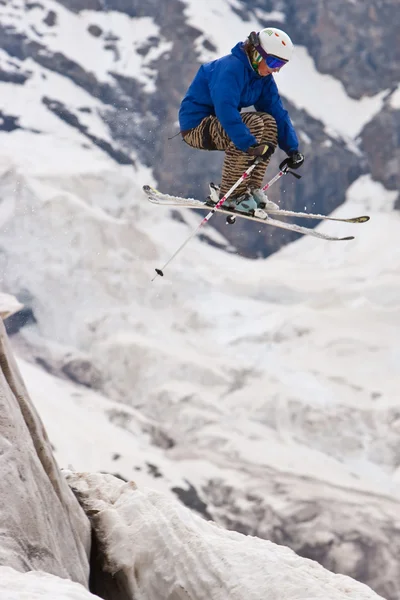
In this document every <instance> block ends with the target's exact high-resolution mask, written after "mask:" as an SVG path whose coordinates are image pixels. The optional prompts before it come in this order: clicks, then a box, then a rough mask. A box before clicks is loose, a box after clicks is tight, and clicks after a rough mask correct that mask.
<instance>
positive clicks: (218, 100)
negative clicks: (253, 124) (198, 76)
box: [210, 65, 257, 152]
mask: <svg viewBox="0 0 400 600" xmlns="http://www.w3.org/2000/svg"><path fill="white" fill-rule="evenodd" d="M242 80H243V75H241V74H240V73H239V72H238V68H237V65H236V66H233V65H232V66H231V65H225V66H224V68H221V67H220V68H218V69H216V70H215V71H214V73H213V76H212V78H211V81H210V94H211V99H212V101H213V104H214V110H215V116H216V117H217V119H218V121H219V122H220V123H221V125H222V127H223V128H224V129H225V131H226V133H227V134H228V136H229V138H230V139H231V140H232V142H233V143H234V144H235V146H236V147H237V148H239V150H242V151H243V152H245V151H246V150H248V149H249V148H250V146H252V145H253V144H257V139H256V138H255V137H254V135H252V133H251V132H250V129H249V128H248V127H247V125H245V124H244V123H243V119H242V116H241V114H240V110H239V108H238V106H239V103H240V95H241V92H242V83H241V81H242Z"/></svg>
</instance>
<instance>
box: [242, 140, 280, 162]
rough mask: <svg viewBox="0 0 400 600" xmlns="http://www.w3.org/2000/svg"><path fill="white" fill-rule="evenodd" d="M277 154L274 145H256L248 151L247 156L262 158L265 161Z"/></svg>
mask: <svg viewBox="0 0 400 600" xmlns="http://www.w3.org/2000/svg"><path fill="white" fill-rule="evenodd" d="M274 152H275V146H274V145H273V144H267V143H264V144H254V146H250V148H249V149H248V150H247V154H250V156H254V157H260V158H262V159H263V160H267V159H268V158H270V157H271V156H272V155H273V153H274Z"/></svg>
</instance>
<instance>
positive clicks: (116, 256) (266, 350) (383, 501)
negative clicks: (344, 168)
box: [0, 131, 399, 597]
mask: <svg viewBox="0 0 400 600" xmlns="http://www.w3.org/2000/svg"><path fill="white" fill-rule="evenodd" d="M16 133H18V136H15V137H14V138H13V139H14V142H13V143H14V146H12V145H9V146H8V147H7V150H6V151H5V150H3V153H2V156H0V165H1V169H0V173H1V174H2V175H1V178H0V188H1V196H2V198H3V199H4V200H3V203H2V212H1V218H2V221H1V227H2V236H1V246H2V267H1V268H2V276H3V286H5V289H7V290H13V291H14V292H16V293H17V294H18V296H19V297H20V298H22V297H23V298H24V301H25V302H28V304H27V305H28V306H29V307H30V308H31V309H32V311H33V315H34V317H35V319H36V323H33V324H31V325H29V326H28V327H25V328H24V329H23V330H22V331H21V333H20V334H19V337H20V338H21V339H20V341H18V340H17V339H15V343H16V347H17V348H18V347H20V348H24V347H25V348H26V346H28V348H30V353H29V352H28V353H26V351H25V353H24V355H25V356H26V357H27V358H28V357H30V359H31V360H32V359H35V357H36V358H37V360H38V361H39V362H41V363H42V364H45V363H46V361H43V360H42V358H43V356H48V355H52V354H54V363H55V364H57V365H58V366H59V371H58V372H59V373H60V374H61V373H63V372H64V373H65V369H63V366H64V364H67V362H68V364H69V361H71V357H72V360H73V359H74V357H76V360H77V361H78V362H79V360H80V356H81V355H82V354H83V355H84V356H85V357H86V359H87V360H88V361H89V363H90V364H91V365H92V367H93V369H94V371H95V372H96V373H98V374H99V377H98V378H96V379H95V382H94V385H96V387H97V388H98V389H99V390H102V391H103V392H104V393H105V394H106V395H108V396H109V397H110V398H112V399H113V401H114V402H115V401H118V402H122V403H123V405H127V406H126V408H124V407H123V405H122V406H121V413H122V415H121V417H119V416H118V414H117V416H115V417H113V414H114V413H113V412H111V413H110V409H107V408H105V406H106V405H105V401H104V400H101V399H97V397H96V395H95V394H92V393H91V392H90V395H89V400H86V399H85V394H83V392H79V394H80V395H81V399H79V397H77V396H75V394H76V393H77V392H72V391H71V392H68V395H69V397H72V399H73V400H72V402H71V400H68V395H67V396H64V395H63V391H62V388H61V391H60V392H58V391H56V388H54V385H55V384H53V383H51V384H50V383H47V381H48V380H47V378H44V379H43V381H42V379H41V378H40V377H39V375H37V374H35V373H36V372H35V371H32V370H31V369H32V367H30V366H29V365H27V366H24V363H21V366H22V370H23V372H24V376H25V378H26V380H27V384H28V387H29V389H30V390H31V393H32V395H33V396H34V398H35V401H36V403H37V405H38V407H39V410H40V413H41V415H42V418H43V419H44V422H45V425H46V427H47V428H48V430H49V434H50V437H51V439H52V442H53V445H54V447H55V449H56V455H57V456H58V458H59V461H60V462H61V463H62V466H68V464H72V465H73V467H74V468H77V469H87V468H92V469H97V470H102V471H107V472H115V473H118V474H119V475H122V476H123V477H124V478H126V479H129V478H131V477H132V474H133V475H134V476H135V477H137V478H143V481H144V482H146V484H147V483H148V485H150V486H152V485H153V483H152V482H153V478H154V477H155V479H154V484H155V485H156V486H161V488H160V489H162V490H164V491H165V490H167V489H168V490H170V491H171V490H175V492H174V493H175V494H177V495H178V496H179V497H180V498H181V499H182V501H184V502H186V503H188V504H192V503H195V504H196V505H197V509H198V510H199V511H200V512H202V513H203V514H207V515H211V516H212V518H214V519H216V520H217V521H219V522H220V523H222V524H224V525H226V526H227V527H231V528H237V529H239V530H241V531H246V532H253V533H255V534H257V535H260V536H261V537H268V538H270V539H272V540H274V541H277V542H279V543H283V544H290V545H291V546H292V547H293V548H294V549H295V550H296V551H298V552H299V553H300V554H304V555H306V556H313V557H315V558H318V559H319V560H321V562H323V564H325V565H327V566H328V567H329V568H331V569H333V570H337V571H339V572H346V573H348V574H353V575H354V573H355V576H357V577H359V578H360V579H361V580H362V581H366V582H368V583H369V584H370V585H371V586H372V587H374V589H376V590H378V591H380V593H384V594H385V595H386V596H388V597H390V594H389V593H388V590H390V589H391V588H390V586H396V585H397V584H396V581H397V580H398V578H397V567H396V566H395V565H396V562H395V558H394V556H395V553H396V552H397V545H398V540H397V537H396V535H395V534H394V529H393V528H394V527H395V525H394V523H395V522H396V518H397V517H396V514H397V511H398V497H399V488H398V452H397V448H398V416H397V413H398V407H397V403H398V400H397V390H398V386H399V375H398V372H397V368H396V365H397V362H396V356H397V354H398V339H399V335H398V334H399V332H398V329H399V321H398V303H399V289H398V283H397V277H396V272H397V269H398V266H397V262H398V259H399V255H398V254H396V251H395V248H396V246H393V245H390V244H389V245H388V239H392V240H394V239H396V236H397V232H398V228H399V222H398V218H397V215H396V213H394V214H393V212H391V210H390V208H391V207H392V206H393V202H394V201H395V194H393V193H391V192H389V193H388V192H386V191H385V190H384V189H383V188H382V186H380V185H379V184H374V183H373V182H372V181H371V180H370V179H369V178H361V179H360V180H359V181H358V182H357V184H355V185H354V186H353V188H352V190H350V192H349V198H348V201H347V203H346V204H345V205H344V206H343V207H342V208H341V209H340V211H341V214H343V215H344V214H345V215H346V216H348V215H350V216H352V215H354V214H359V213H365V212H369V213H370V214H371V221H370V222H369V223H367V224H364V225H359V226H356V225H353V226H352V225H345V224H337V223H336V224H334V223H329V224H325V225H321V226H320V227H324V228H325V229H326V230H329V231H336V232H339V231H343V229H345V231H352V232H354V233H355V234H356V235H357V237H356V240H354V241H353V242H348V243H342V244H333V243H332V244H329V243H324V242H320V241H319V240H316V241H314V240H308V239H303V240H299V241H298V242H296V243H295V244H293V245H291V246H289V247H286V248H285V249H283V250H281V251H280V252H279V253H276V254H275V255H274V256H273V257H270V258H269V259H268V260H258V261H251V260H247V259H243V258H240V257H238V256H236V255H233V254H227V253H226V252H224V251H223V250H218V249H215V248H213V247H211V246H209V245H207V244H205V243H203V242H201V241H200V240H199V239H194V240H192V241H191V243H190V244H189V245H188V246H187V248H186V249H185V251H184V252H183V253H182V254H181V255H180V256H179V257H178V258H177V259H176V261H175V262H174V263H172V264H171V265H170V266H169V267H168V270H167V271H166V276H165V278H163V279H157V280H156V281H154V282H151V278H152V276H153V273H154V271H153V269H154V267H155V266H160V265H161V264H163V262H165V260H166V259H167V258H168V256H170V254H171V253H172V252H173V251H174V250H175V249H176V247H177V245H178V244H179V243H180V241H181V240H183V239H185V237H186V236H187V235H188V234H189V232H190V231H191V230H192V227H193V226H194V225H195V224H196V223H198V222H199V219H200V217H199V215H198V214H192V213H191V212H188V211H184V210H181V211H178V212H179V214H180V217H181V218H180V220H172V219H170V217H169V215H170V211H169V210H164V209H162V208H161V207H155V206H152V205H150V204H148V203H147V202H146V200H145V198H144V197H143V195H142V193H141V191H140V183H141V181H143V180H146V179H147V178H148V176H149V174H148V173H147V172H145V171H142V170H137V171H136V172H135V171H133V170H132V169H128V168H126V167H121V166H119V167H115V166H113V164H112V162H111V161H110V160H109V159H105V158H104V156H102V155H100V154H99V152H98V151H97V150H95V152H86V153H85V151H84V150H83V149H82V150H80V154H79V156H80V160H79V164H78V163H75V162H74V161H72V160H70V161H67V162H65V161H64V156H65V154H64V155H63V154H62V153H60V154H59V155H58V154H57V155H56V154H54V152H52V148H51V147H49V146H46V145H45V144H43V147H42V148H41V153H40V154H37V155H36V154H29V155H26V154H24V153H23V152H22V151H21V153H19V152H18V143H21V141H22V140H25V145H26V140H27V139H29V136H30V135H31V134H29V133H26V132H22V131H20V132H16ZM2 135H3V136H5V135H6V134H4V133H3V134H2ZM18 140H19V141H18ZM22 147H23V146H22V145H21V150H22ZM25 147H26V146H25ZM3 148H4V146H3ZM10 148H13V152H14V156H12V154H11V151H10ZM65 149H66V151H67V145H65ZM71 152H72V153H74V152H75V147H74V146H72V145H71ZM46 153H47V155H49V160H50V158H51V160H52V162H51V168H49V170H48V171H47V169H48V166H47V161H46V160H43V158H46ZM50 154H51V155H52V156H51V157H50ZM57 158H59V159H60V160H61V162H60V164H59V165H57ZM73 169H75V172H74V170H73ZM113 189H114V195H112V194H111V190H113ZM116 197H118V204H115V198H116ZM111 212H114V214H113V215H112V214H111ZM186 221H187V222H188V223H189V225H187V224H186ZM377 249H380V250H379V251H378V250H377ZM396 261H397V262H396ZM22 342H23V343H22ZM45 347H47V350H46V352H45V351H44V348H45ZM63 348H64V350H63ZM55 372H57V369H55ZM50 385H51V387H49V386H50ZM62 385H63V386H64V385H66V384H62ZM52 389H53V390H54V391H53V392H52V391H51V390H52ZM46 390H50V392H49V393H45V394H44V392H45V391H46ZM56 396H59V402H61V408H57V405H52V404H49V402H48V401H49V398H54V397H56ZM82 403H83V404H84V405H86V404H87V403H88V404H89V406H90V407H91V409H90V412H89V411H87V410H86V408H82V412H79V411H80V407H79V405H81V404H82ZM64 406H65V408H64ZM132 408H135V409H136V410H139V411H140V413H141V414H142V415H144V417H146V418H148V419H151V422H154V423H155V424H157V423H158V424H159V426H160V428H161V430H162V431H163V432H164V434H165V436H166V437H167V439H169V440H170V443H167V445H166V446H164V448H165V450H164V451H162V450H160V448H154V447H153V446H154V444H152V442H151V439H150V443H149V437H148V434H146V433H145V434H144V437H143V435H142V434H141V433H140V431H141V427H140V425H139V426H137V425H135V426H134V428H133V430H132V431H133V433H134V434H135V436H137V437H136V440H132V438H131V435H132V434H129V432H127V433H123V432H122V433H120V431H119V430H117V429H116V427H118V426H121V424H122V426H125V425H124V424H125V423H126V422H127V421H128V422H129V418H130V417H129V415H130V414H132V413H131V412H130V411H131V410H132ZM113 409H115V404H113ZM60 414H62V415H64V416H63V418H62V419H59V415H60ZM126 414H127V415H128V417H127V416H126ZM133 414H135V413H133ZM82 415H83V416H82ZM110 420H111V421H112V422H113V423H114V425H110V424H109V423H108V421H110ZM135 421H136V417H134V421H133V423H135ZM88 422H90V423H91V427H90V429H89V428H88V426H87V425H86V423H88ZM59 423H62V425H63V429H62V430H60V427H59ZM117 431H118V433H117ZM114 432H115V433H114ZM98 436H100V440H99V437H98ZM115 436H116V438H115ZM71 439H73V440H74V443H73V444H72V445H71V444H70V440H71ZM95 440H99V442H96V443H95V444H93V442H94V441H95ZM102 440H110V443H109V444H108V443H107V444H104V443H103V444H101V441H102ZM99 444H100V448H99V449H97V446H98V445H99ZM134 448H136V449H137V450H136V452H134V453H133V455H132V449H134ZM115 455H120V456H121V458H118V459H115V460H114V458H113V457H114V456H115ZM138 456H140V458H137V457H138ZM149 465H153V467H149ZM136 467H139V468H140V469H141V470H140V471H137V470H136ZM154 467H155V469H154ZM158 472H160V473H161V474H162V477H156V476H155V475H157V473H158ZM190 490H192V491H190ZM193 497H194V498H195V499H196V500H195V501H194V500H193ZM333 499H334V501H333ZM310 502H311V504H312V506H313V508H312V510H311V508H310V506H309V505H310ZM349 506H350V507H351V508H350V509H349ZM307 507H308V508H307ZM333 507H334V509H333ZM303 510H304V511H305V512H304V513H303V512H302V511H303ZM309 510H311V513H312V515H313V517H312V518H311V519H310V516H309V512H308V511H309ZM298 512H299V516H298V517H294V516H293V515H294V514H297V513H298ZM260 514H261V515H262V516H261V517H260V516H259V515H260ZM303 514H304V516H303ZM270 515H273V517H271V516H270ZM314 519H317V520H316V521H314ZM316 523H318V525H316ZM365 523H372V526H371V527H370V528H369V529H368V531H367V530H366V529H365ZM315 527H317V530H321V531H325V532H327V537H326V538H324V540H325V541H321V538H320V537H318V536H314V534H312V531H315ZM349 530H351V531H353V532H356V534H354V535H355V539H356V540H357V541H354V540H353V541H352V542H351V544H352V545H350V546H349V539H348V531H349ZM364 539H367V540H368V542H367V544H368V546H372V547H374V548H378V549H379V552H380V553H381V555H382V557H383V558H382V561H383V564H381V563H379V567H376V568H375V567H374V568H373V569H372V567H371V565H370V561H369V558H368V554H367V553H366V551H365V550H364V549H363V548H364V547H363V544H362V543H361V542H360V541H359V540H364ZM354 544H355V545H356V547H357V556H358V559H357V565H358V566H357V568H356V567H354V564H353V563H348V560H349V558H348V557H349V551H350V550H349V548H351V549H352V550H351V552H353V553H354ZM349 564H353V567H354V568H353V567H351V568H350V567H348V566H347V565H349ZM378 571H379V572H380V573H385V581H382V579H381V578H380V576H378ZM388 586H389V587H388ZM395 589H397V588H395ZM396 593H397V592H396Z"/></svg>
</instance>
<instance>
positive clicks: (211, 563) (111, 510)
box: [67, 473, 381, 600]
mask: <svg viewBox="0 0 400 600" xmlns="http://www.w3.org/2000/svg"><path fill="white" fill-rule="evenodd" d="M67 481H68V483H69V484H70V485H71V487H72V488H73V489H74V490H76V491H77V492H78V494H79V498H80V501H81V504H82V506H83V507H84V509H85V511H86V512H87V514H89V515H93V514H94V515H96V516H95V519H94V520H93V521H92V523H93V526H94V528H95V530H96V533H97V536H98V537H99V540H100V543H101V544H102V546H103V547H105V562H106V568H107V570H108V571H109V572H111V573H116V574H117V577H118V576H119V575H120V574H121V572H122V575H123V577H124V580H125V581H127V583H128V587H129V589H130V590H132V597H134V598H143V599H145V598H151V599H152V600H164V599H165V598H166V597H168V598H172V597H176V598H178V597H188V598H207V599H210V600H224V599H226V598H231V599H232V600H242V599H243V598H248V599H249V600H262V599H265V598H269V599H271V600H300V599H304V600H351V599H352V598H354V599H357V600H368V599H370V600H373V599H376V600H378V598H381V597H380V596H378V595H377V594H375V592H373V591H372V590H370V589H369V588H368V587H367V586H365V585H363V584H361V583H358V582H356V581H354V580H352V579H350V578H349V577H345V576H343V575H334V574H333V573H330V572H329V571H327V570H326V569H324V568H323V567H321V566H320V565H319V564H318V563H316V562H314V561H311V560H307V559H304V558H301V557H299V556H297V555H296V554H295V553H294V552H292V551H291V550H289V549H288V548H285V547H284V546H278V545H276V544H273V543H271V542H269V541H266V540H262V539H260V538H257V537H251V536H244V535H242V534H240V533H236V532H233V531H226V530H224V529H223V528H220V527H218V526H216V525H215V524H214V523H212V522H207V521H205V520H204V519H201V518H200V517H198V516H197V515H195V514H194V513H193V512H192V511H190V510H189V509H187V508H185V507H183V506H182V505H180V504H179V503H178V502H176V501H171V500H170V499H169V498H167V497H165V496H163V495H162V494H159V493H157V492H156V491H153V490H149V489H140V488H137V487H136V486H135V485H134V484H132V483H128V484H123V483H122V482H120V481H118V480H117V479H115V478H112V477H110V476H108V477H107V476H104V475H91V474H84V473H83V474H82V473H71V474H69V475H68V476H67ZM104 532H106V533H104ZM149 549H151V550H152V551H151V552H149Z"/></svg>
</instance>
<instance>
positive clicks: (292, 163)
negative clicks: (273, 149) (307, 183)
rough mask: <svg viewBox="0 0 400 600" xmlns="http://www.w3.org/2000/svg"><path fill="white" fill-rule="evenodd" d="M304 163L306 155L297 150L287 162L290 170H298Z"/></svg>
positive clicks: (290, 155)
mask: <svg viewBox="0 0 400 600" xmlns="http://www.w3.org/2000/svg"><path fill="white" fill-rule="evenodd" d="M303 162H304V154H302V153H301V152H299V151H298V150H296V151H295V152H291V153H290V154H289V159H288V161H287V163H286V164H287V166H288V167H289V169H298V168H299V167H301V165H302V164H303Z"/></svg>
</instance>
